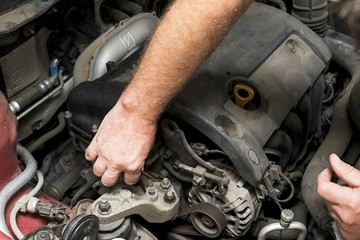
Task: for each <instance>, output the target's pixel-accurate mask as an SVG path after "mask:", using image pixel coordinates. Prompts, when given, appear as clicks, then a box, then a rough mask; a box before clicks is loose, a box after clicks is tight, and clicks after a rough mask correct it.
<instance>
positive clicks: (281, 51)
mask: <svg viewBox="0 0 360 240" xmlns="http://www.w3.org/2000/svg"><path fill="white" fill-rule="evenodd" d="M270 18H271V22H272V24H273V25H274V26H276V28H275V27H274V28H269V27H268V26H266V25H264V24H262V23H264V22H266V21H268V20H267V19H270ZM254 29H256V31H254ZM249 38H250V39H251V41H249ZM255 46H256V47H255ZM234 53H236V54H234ZM255 56H256V57H255ZM330 57H331V54H330V52H329V50H328V49H327V47H326V45H325V44H324V43H323V42H322V41H321V39H320V38H319V37H318V36H317V35H316V34H314V32H312V31H310V30H309V29H308V28H306V27H304V26H303V25H302V24H301V23H299V22H298V21H296V20H294V19H293V18H291V17H289V16H288V15H287V14H284V12H282V11H279V10H277V9H274V8H271V7H268V6H266V5H262V4H256V3H254V4H252V5H251V6H250V8H249V9H248V11H246V12H245V14H244V15H243V16H242V17H240V19H239V21H238V22H237V23H236V24H235V25H234V26H233V28H232V29H231V30H230V32H229V34H228V35H227V36H226V37H225V39H224V40H223V41H222V42H221V44H220V45H219V46H218V47H217V48H216V50H215V51H214V52H213V53H212V54H211V55H210V57H209V58H208V59H207V60H206V61H205V63H204V64H203V65H202V66H201V67H200V69H199V70H198V71H197V72H196V73H195V74H194V75H193V76H192V78H191V80H190V82H189V84H188V85H187V86H186V88H185V89H184V90H183V91H182V92H180V93H179V95H178V96H177V97H176V99H175V101H173V102H172V103H171V105H170V107H169V109H168V110H167V111H168V112H169V113H171V114H173V115H175V116H176V117H178V118H181V119H182V120H184V121H185V122H187V123H189V124H190V125H192V126H193V127H194V128H196V129H198V130H199V131H200V132H202V133H203V134H205V135H206V136H207V137H209V138H210V139H211V140H212V141H213V142H214V143H215V144H216V145H218V146H219V147H220V148H221V149H222V150H223V151H224V152H225V153H226V155H227V156H229V158H230V159H231V161H232V162H233V164H234V165H235V168H236V170H237V171H238V173H239V174H240V176H242V177H243V178H244V179H245V180H246V181H247V182H249V183H250V184H251V185H253V186H256V185H258V184H259V183H260V182H261V180H262V178H263V176H264V173H265V171H266V169H267V167H268V165H269V162H268V160H267V157H266V155H265V153H264V150H263V147H264V145H265V144H266V142H267V141H268V140H269V138H270V136H271V135H272V134H273V133H274V132H275V131H276V130H277V129H278V128H279V127H280V125H281V123H282V122H283V121H284V119H285V118H286V116H287V115H288V114H289V112H290V111H291V110H292V109H293V108H294V107H295V106H296V105H297V103H298V102H299V101H300V99H301V98H302V96H303V95H304V93H305V92H306V91H308V90H309V89H311V86H312V85H313V84H314V83H315V82H316V81H317V79H320V78H322V71H323V70H324V69H325V68H326V66H327V64H328V62H329V60H330ZM294 66H296V67H294ZM237 76H239V79H243V77H242V76H245V77H246V79H247V81H248V82H249V83H250V84H251V85H252V86H255V88H256V89H257V92H258V95H259V98H260V103H259V104H258V105H257V107H256V108H255V110H245V109H243V108H240V107H238V106H237V105H236V104H235V103H234V102H233V101H232V100H231V99H230V98H229V93H228V89H232V87H231V86H232V85H234V84H236V83H237ZM320 81H321V79H320ZM229 86H230V87H229ZM200 89H201V91H199V90H200ZM221 89H222V90H221ZM250 102H251V101H250ZM313 105H314V106H315V105H316V104H313ZM207 106H211V108H209V107H207ZM314 111H315V110H314Z"/></svg>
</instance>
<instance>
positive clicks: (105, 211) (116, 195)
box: [90, 176, 181, 232]
mask: <svg viewBox="0 0 360 240" xmlns="http://www.w3.org/2000/svg"><path fill="white" fill-rule="evenodd" d="M141 183H142V185H140V186H137V187H133V186H127V185H126V184H121V185H120V186H116V187H115V188H113V189H112V191H110V192H108V193H105V194H103V195H102V196H101V197H100V198H98V199H97V200H96V201H95V202H94V203H92V204H91V208H90V213H92V214H94V215H95V216H97V217H98V218H99V221H100V231H103V232H109V231H113V230H114V229H116V228H118V227H119V226H121V224H122V223H123V222H124V220H125V217H128V216H130V215H135V214H137V215H140V216H141V217H143V218H144V219H145V220H146V221H148V222H151V223H163V222H166V221H169V220H171V219H174V218H175V217H176V216H177V214H178V211H179V205H180V187H181V186H180V185H179V183H177V182H176V181H172V180H170V179H168V178H164V179H163V180H161V181H152V180H150V179H146V177H145V176H142V180H141Z"/></svg>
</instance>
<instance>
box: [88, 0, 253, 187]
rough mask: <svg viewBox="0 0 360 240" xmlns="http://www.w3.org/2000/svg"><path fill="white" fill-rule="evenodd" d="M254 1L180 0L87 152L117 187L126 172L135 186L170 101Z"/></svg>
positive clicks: (97, 170) (106, 179)
mask: <svg viewBox="0 0 360 240" xmlns="http://www.w3.org/2000/svg"><path fill="white" fill-rule="evenodd" d="M250 3H251V0H226V1H219V0H177V1H175V2H174V4H173V5H172V6H171V7H170V9H169V11H168V12H167V13H166V14H165V16H164V18H163V19H162V21H161V22H160V25H159V26H158V28H157V30H156V31H155V33H154V35H153V37H152V39H151V41H150V43H149V45H148V46H147V50H146V51H145V53H144V55H143V58H142V60H141V63H140V64H139V66H138V69H137V71H136V73H135V75H134V78H133V79H132V81H131V82H130V84H129V86H128V87H127V89H126V90H125V91H124V92H123V94H122V95H121V97H120V99H119V100H118V102H117V104H116V105H115V106H114V108H113V109H112V110H111V111H110V112H109V113H108V114H107V115H106V117H105V118H104V120H103V122H102V123H101V126H100V128H99V131H98V133H97V134H96V135H95V137H94V139H93V141H92V142H91V144H90V145H89V147H88V149H87V150H86V158H87V159H88V160H95V159H96V162H95V164H94V173H95V174H96V175H98V176H102V179H101V180H102V182H103V184H105V185H108V186H111V185H113V184H115V183H116V181H117V179H118V177H119V175H120V173H121V172H124V179H125V182H126V183H127V184H134V183H136V182H137V181H138V179H139V177H140V169H141V168H142V167H143V165H144V160H145V158H146V156H147V154H148V153H149V151H150V148H151V145H152V143H153V140H154V134H155V129H156V122H157V120H158V118H159V116H160V114H161V113H162V111H163V110H164V109H165V107H166V105H167V104H168V103H169V101H170V100H171V99H172V98H173V97H174V96H175V95H176V93H177V92H178V91H179V90H181V88H182V87H183V86H184V84H185V83H186V82H187V80H188V79H189V77H190V76H191V74H193V72H194V71H195V70H196V69H197V68H198V67H199V65H200V64H201V63H202V62H203V61H204V60H205V58H206V57H207V56H208V55H209V53H211V52H212V51H213V50H214V48H215V47H216V46H217V45H218V43H219V42H220V41H221V40H222V39H223V37H224V36H225V34H226V33H227V32H228V30H229V29H230V27H231V26H232V24H233V23H234V22H235V21H236V20H237V19H238V17H239V16H240V15H241V14H242V13H243V12H244V11H245V10H246V8H247V7H248V6H249V5H250Z"/></svg>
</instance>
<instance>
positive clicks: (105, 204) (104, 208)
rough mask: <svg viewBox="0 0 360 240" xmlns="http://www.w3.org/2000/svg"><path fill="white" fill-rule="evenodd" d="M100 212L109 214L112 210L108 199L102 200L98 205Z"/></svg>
mask: <svg viewBox="0 0 360 240" xmlns="http://www.w3.org/2000/svg"><path fill="white" fill-rule="evenodd" d="M98 212H99V213H100V214H104V215H106V214H108V213H110V212H111V204H110V203H109V201H108V200H101V201H100V203H99V205H98Z"/></svg>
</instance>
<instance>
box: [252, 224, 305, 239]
mask: <svg viewBox="0 0 360 240" xmlns="http://www.w3.org/2000/svg"><path fill="white" fill-rule="evenodd" d="M276 230H278V231H279V230H283V231H286V230H299V231H300V233H299V235H298V237H297V240H305V238H306V233H307V229H306V227H305V225H304V224H302V223H301V222H292V223H290V225H289V226H288V227H283V226H282V225H281V224H280V223H279V222H277V223H271V224H269V225H267V226H265V227H263V229H261V231H260V233H259V235H258V238H257V240H266V235H267V234H268V233H270V232H273V231H276Z"/></svg>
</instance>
